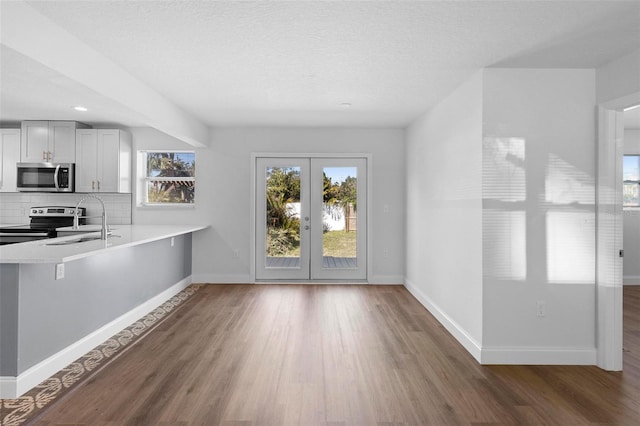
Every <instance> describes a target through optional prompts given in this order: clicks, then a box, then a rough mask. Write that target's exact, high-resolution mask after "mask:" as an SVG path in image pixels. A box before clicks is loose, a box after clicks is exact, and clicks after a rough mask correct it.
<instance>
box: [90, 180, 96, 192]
mask: <svg viewBox="0 0 640 426" xmlns="http://www.w3.org/2000/svg"><path fill="white" fill-rule="evenodd" d="M95 189H96V181H94V180H92V181H91V190H92V191H94V190H95Z"/></svg>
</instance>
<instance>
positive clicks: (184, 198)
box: [145, 151, 196, 205]
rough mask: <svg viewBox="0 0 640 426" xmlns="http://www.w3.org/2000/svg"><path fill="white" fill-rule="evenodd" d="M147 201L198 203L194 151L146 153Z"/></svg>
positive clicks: (168, 203)
mask: <svg viewBox="0 0 640 426" xmlns="http://www.w3.org/2000/svg"><path fill="white" fill-rule="evenodd" d="M146 168H147V172H146V175H145V180H146V191H147V194H146V203H147V204H155V205H181V204H193V203H194V202H195V183H196V178H195V172H196V159H195V152H187V151H181V152H178V151H156V152H151V151H149V152H147V153H146Z"/></svg>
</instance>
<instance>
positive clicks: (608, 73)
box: [596, 50, 640, 103]
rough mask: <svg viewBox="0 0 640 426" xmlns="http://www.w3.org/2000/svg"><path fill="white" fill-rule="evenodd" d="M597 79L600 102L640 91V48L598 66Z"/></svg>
mask: <svg viewBox="0 0 640 426" xmlns="http://www.w3.org/2000/svg"><path fill="white" fill-rule="evenodd" d="M596 81H597V95H596V96H597V101H598V103H603V102H607V101H611V100H613V99H617V98H621V97H624V96H627V95H630V94H632V93H636V92H640V50H636V51H635V52H632V53H630V54H628V55H626V56H623V57H622V58H619V59H616V60H615V61H612V62H610V63H608V64H605V65H603V66H602V67H600V68H598V69H597V72H596Z"/></svg>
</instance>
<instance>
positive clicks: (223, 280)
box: [192, 274, 253, 284]
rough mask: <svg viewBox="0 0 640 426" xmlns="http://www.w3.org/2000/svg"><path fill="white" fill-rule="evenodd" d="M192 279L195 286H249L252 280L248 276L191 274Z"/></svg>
mask: <svg viewBox="0 0 640 426" xmlns="http://www.w3.org/2000/svg"><path fill="white" fill-rule="evenodd" d="M192 277H193V282H194V283H197V284H250V283H252V282H253V278H251V276H249V275H248V274H238V275H219V274H193V275H192Z"/></svg>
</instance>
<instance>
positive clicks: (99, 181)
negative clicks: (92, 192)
mask: <svg viewBox="0 0 640 426" xmlns="http://www.w3.org/2000/svg"><path fill="white" fill-rule="evenodd" d="M98 191H100V181H98Z"/></svg>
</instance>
